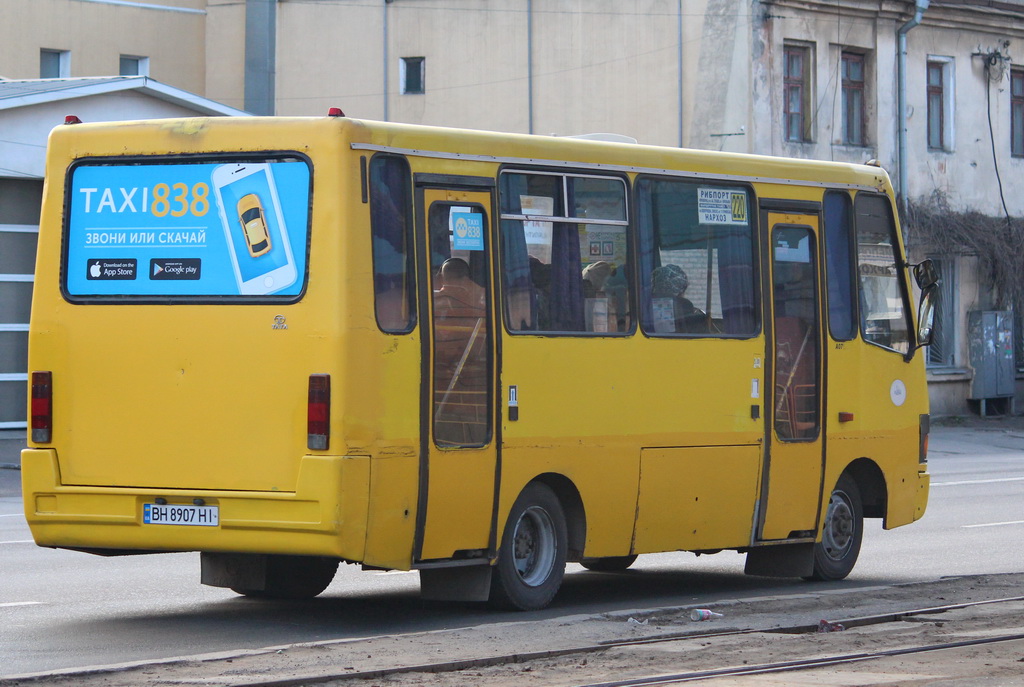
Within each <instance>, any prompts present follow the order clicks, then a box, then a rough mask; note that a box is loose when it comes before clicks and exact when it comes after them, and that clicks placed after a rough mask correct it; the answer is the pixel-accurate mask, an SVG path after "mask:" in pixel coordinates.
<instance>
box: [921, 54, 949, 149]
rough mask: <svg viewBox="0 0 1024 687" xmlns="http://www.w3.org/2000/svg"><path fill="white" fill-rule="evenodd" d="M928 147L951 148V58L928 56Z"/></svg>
mask: <svg viewBox="0 0 1024 687" xmlns="http://www.w3.org/2000/svg"><path fill="white" fill-rule="evenodd" d="M927 80H928V81H927V83H928V149H929V150H946V151H950V150H953V58H952V57H929V58H928V74H927Z"/></svg>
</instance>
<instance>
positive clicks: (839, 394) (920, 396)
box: [821, 340, 929, 528]
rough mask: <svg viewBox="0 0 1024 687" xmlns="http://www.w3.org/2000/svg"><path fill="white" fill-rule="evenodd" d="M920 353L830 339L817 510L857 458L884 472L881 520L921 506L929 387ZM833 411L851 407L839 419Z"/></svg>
mask: <svg viewBox="0 0 1024 687" xmlns="http://www.w3.org/2000/svg"><path fill="white" fill-rule="evenodd" d="M922 358H923V352H921V351H919V352H918V353H917V354H916V355H915V356H914V359H913V360H911V361H910V362H907V361H905V360H904V359H903V355H902V354H900V353H897V352H894V351H889V350H885V349H883V348H881V347H878V346H874V345H872V344H868V343H866V342H863V341H861V340H856V341H853V342H848V343H845V344H842V345H841V347H840V345H837V344H832V350H829V352H828V371H829V377H828V418H827V423H828V424H827V434H826V437H827V442H828V448H827V451H826V465H825V477H824V484H823V492H824V498H823V499H822V511H821V512H822V517H824V512H825V509H826V508H827V507H828V494H829V492H830V491H831V490H832V488H833V487H834V486H835V484H836V482H837V480H838V479H839V476H840V475H841V474H842V472H843V471H844V470H845V469H846V468H847V466H849V465H850V464H851V463H852V462H853V461H855V460H858V459H862V458H863V459H868V460H870V461H871V462H873V463H875V464H876V465H877V466H878V468H879V469H880V470H881V472H882V474H883V476H884V478H885V492H886V493H885V494H884V496H885V497H886V499H887V503H886V511H885V515H884V517H885V527H886V528H892V527H898V526H900V525H905V524H908V523H911V522H913V521H914V520H916V519H918V518H920V517H921V515H923V514H924V503H925V501H926V499H927V491H928V481H929V478H928V475H927V473H921V472H919V463H918V458H919V450H920V449H919V442H920V436H919V432H920V416H921V414H923V413H927V412H928V391H927V387H926V385H925V379H924V364H923V360H922ZM866 371H867V372H866ZM839 413H850V414H852V415H853V419H852V420H850V421H846V422H839ZM922 490H923V492H924V499H925V501H922ZM862 496H863V497H865V498H867V497H868V495H867V494H863V495H862Z"/></svg>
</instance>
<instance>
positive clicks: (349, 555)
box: [21, 448, 370, 561]
mask: <svg viewBox="0 0 1024 687" xmlns="http://www.w3.org/2000/svg"><path fill="white" fill-rule="evenodd" d="M21 465H22V494H23V496H24V503H25V519H26V520H28V524H29V527H30V529H31V530H32V536H33V537H34V539H35V541H36V543H37V544H38V545H39V546H48V547H57V548H68V549H79V550H86V551H94V552H96V553H107V554H119V553H137V552H155V551H224V552H244V553H281V554H294V555H311V556H334V557H338V558H344V559H347V560H353V561H359V560H362V557H363V552H364V544H365V539H366V522H367V512H368V503H369V484H370V459H369V457H368V456H311V455H307V456H303V457H302V458H301V464H300V467H299V476H298V480H297V482H296V488H295V491H294V492H246V491H203V490H195V489H189V490H184V489H149V488H146V489H142V488H123V487H88V486H68V485H63V484H61V482H60V466H59V463H58V460H57V451H56V450H54V449H33V448H29V449H25V450H23V451H22V453H21ZM158 498H159V499H163V500H165V501H166V502H167V503H168V504H171V505H179V504H180V505H191V504H195V503H202V504H204V505H208V506H216V507H217V512H218V520H219V522H218V524H217V525H216V526H209V527H201V526H186V525H176V524H172V525H154V524H145V523H144V522H143V506H144V504H147V503H149V504H151V503H154V502H156V499H158Z"/></svg>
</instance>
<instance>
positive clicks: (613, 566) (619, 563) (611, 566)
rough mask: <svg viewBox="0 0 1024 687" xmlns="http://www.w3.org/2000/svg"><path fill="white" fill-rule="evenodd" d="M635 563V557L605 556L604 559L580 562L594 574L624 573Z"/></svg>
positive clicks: (590, 559)
mask: <svg viewBox="0 0 1024 687" xmlns="http://www.w3.org/2000/svg"><path fill="white" fill-rule="evenodd" d="M635 562H636V556H635V555H632V556H605V557H604V558H584V559H583V560H581V561H580V565H582V566H583V567H584V568H586V569H587V570H593V571H594V572H622V571H623V570H626V569H628V568H629V566H631V565H633V563H635Z"/></svg>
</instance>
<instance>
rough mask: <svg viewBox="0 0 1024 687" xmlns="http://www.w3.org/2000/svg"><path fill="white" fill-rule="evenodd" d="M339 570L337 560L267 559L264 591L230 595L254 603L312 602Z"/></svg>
mask: <svg viewBox="0 0 1024 687" xmlns="http://www.w3.org/2000/svg"><path fill="white" fill-rule="evenodd" d="M337 570H338V559H337V558H322V557H319V556H279V555H268V556H267V573H266V574H267V577H266V586H265V588H264V589H246V588H239V587H232V588H231V591H233V592H235V593H236V594H241V595H242V596H248V597H251V598H254V599H289V600H298V599H312V598H313V597H314V596H316V595H317V594H319V593H320V592H322V591H323V590H325V589H327V586H328V585H329V584H330V583H331V580H333V579H334V573H335V572H337Z"/></svg>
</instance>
